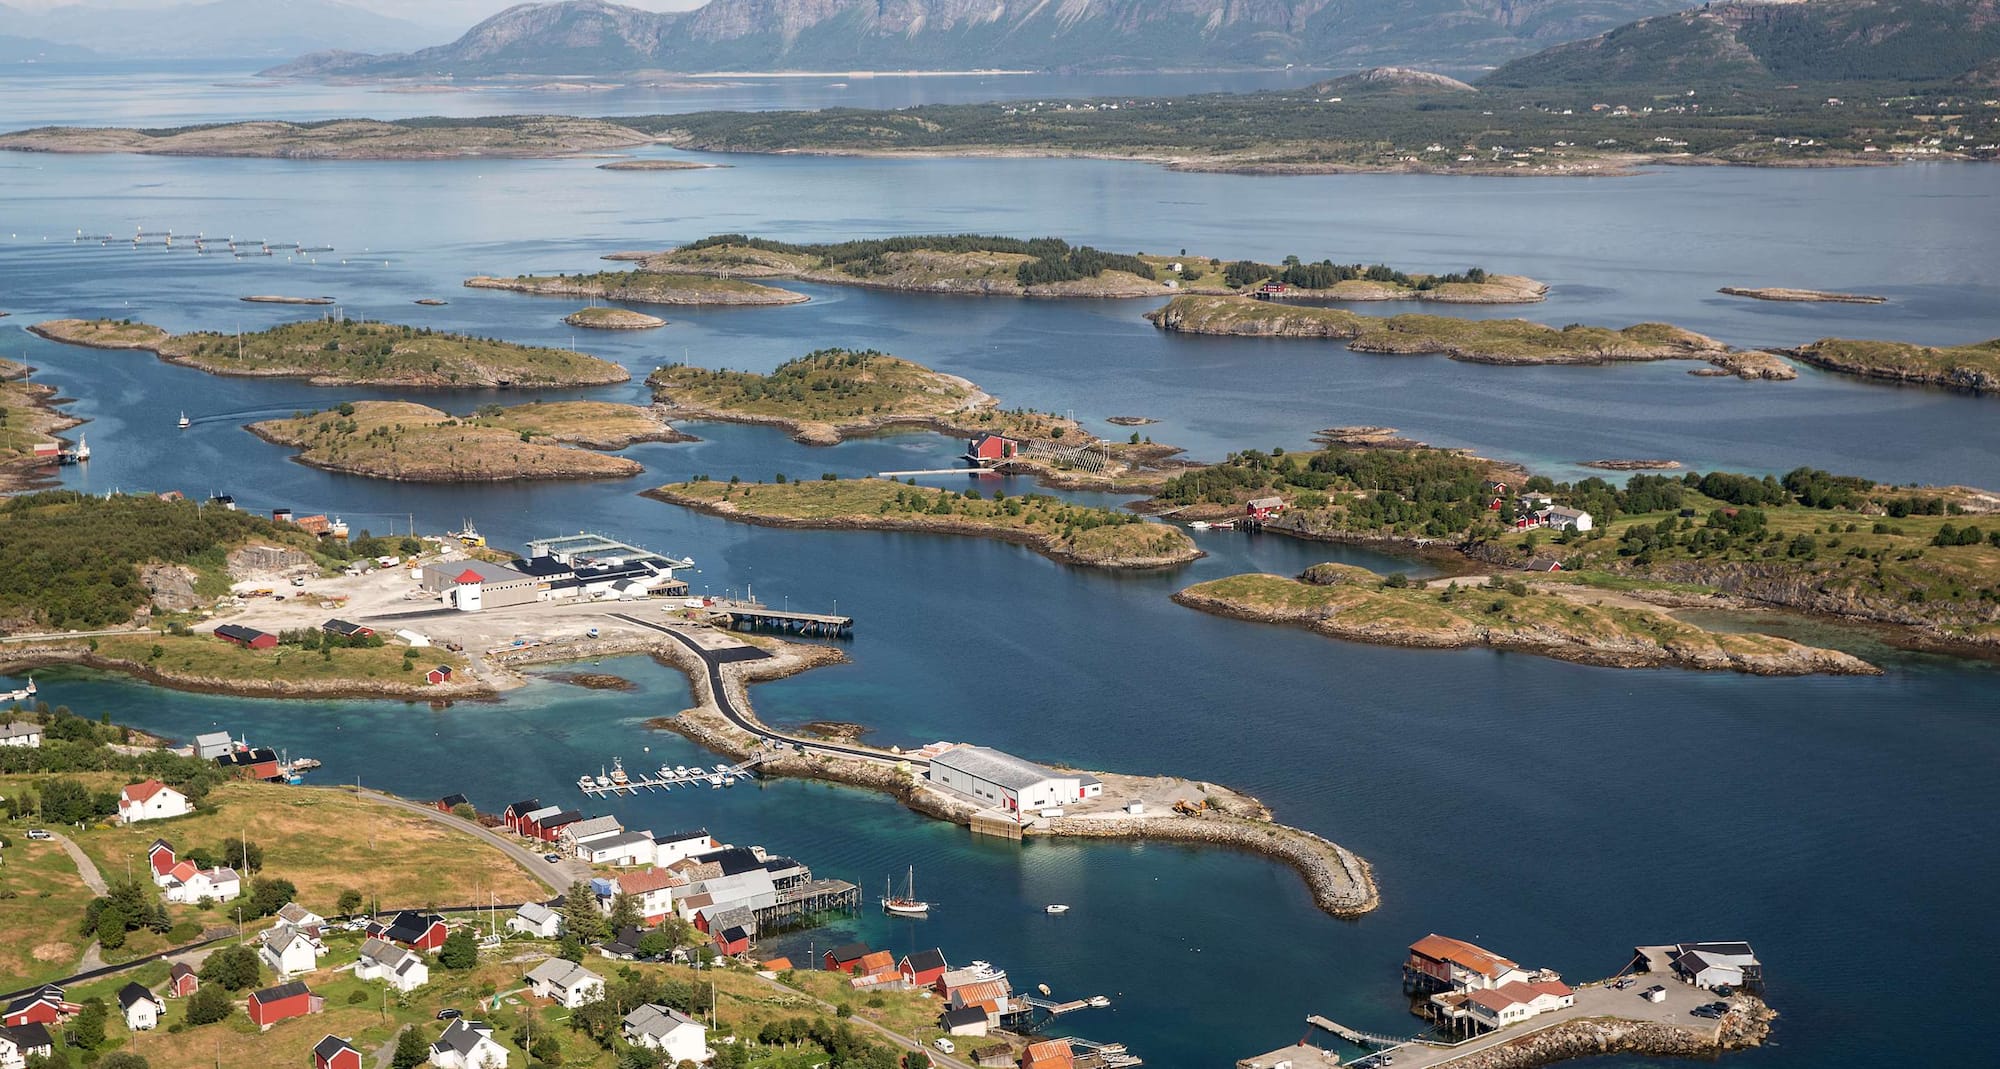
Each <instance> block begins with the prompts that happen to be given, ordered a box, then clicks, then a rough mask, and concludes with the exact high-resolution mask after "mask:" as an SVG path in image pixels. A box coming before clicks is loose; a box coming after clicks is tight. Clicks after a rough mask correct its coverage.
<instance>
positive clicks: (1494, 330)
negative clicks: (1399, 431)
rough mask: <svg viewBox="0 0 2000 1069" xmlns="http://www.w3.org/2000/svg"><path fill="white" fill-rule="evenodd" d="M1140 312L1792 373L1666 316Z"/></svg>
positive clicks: (1201, 301)
mask: <svg viewBox="0 0 2000 1069" xmlns="http://www.w3.org/2000/svg"><path fill="white" fill-rule="evenodd" d="M1146 318H1147V319H1149V320H1151V321H1152V322H1153V325H1154V326H1157V327H1159V328H1160V329H1161V330H1165V331H1171V332H1175V333H1181V334H1214V335H1230V336H1236V337H1255V338H1319V339H1327V340H1335V341H1345V342H1347V347H1348V348H1349V349H1351V350H1353V351H1355V352H1360V353H1392V354H1410V355H1416V354H1439V355H1443V356H1446V357H1449V358H1451V359H1453V360H1464V361H1468V362H1471V363H1479V364H1512V365H1531V364H1607V363H1616V362H1621V361H1649V360H1702V361H1706V362H1708V363H1710V364H1713V365H1715V366H1717V367H1720V368H1723V369H1725V370H1727V371H1728V372H1729V373H1731V374H1735V375H1739V376H1741V377H1743V378H1747V379H1790V378H1794V377H1796V374H1797V373H1796V372H1794V371H1792V369H1791V368H1789V367H1787V366H1786V365H1785V363H1784V361H1782V360H1779V359H1778V358H1776V357H1775V356H1772V355H1771V354H1769V353H1763V352H1756V351H1743V350H1737V349H1732V348H1730V347H1729V346H1727V345H1724V344H1723V343H1721V342H1719V341H1716V340H1715V339H1714V338H1710V337H1707V336H1705V335H1701V334H1696V333H1695V332H1693V331H1691V330H1683V329H1681V328H1679V327H1675V326H1671V325H1668V324H1666V323H1640V324H1638V325H1636V326H1630V327H1626V328H1624V329H1623V330H1612V329H1610V328H1607V327H1587V326H1581V325H1572V326H1567V327H1563V328H1561V329H1560V330H1559V329H1557V328H1555V327H1548V326H1543V325H1542V324H1540V323H1530V322H1528V321H1527V320H1524V319H1458V318H1454V317H1451V316H1435V315H1399V316H1392V317H1389V318H1386V319H1383V318H1378V317H1375V316H1364V315H1360V314H1357V313H1354V312H1349V311H1346V310H1344V309H1339V308H1312V307H1290V306H1284V305H1280V304H1278V303H1276V302H1273V301H1259V300H1253V299H1251V298H1249V297H1204V296H1181V297H1175V298H1174V299H1173V300H1171V301H1169V302H1167V304H1166V306H1165V307H1162V308H1159V309H1157V310H1155V311H1153V312H1149V313H1147V316H1146Z"/></svg>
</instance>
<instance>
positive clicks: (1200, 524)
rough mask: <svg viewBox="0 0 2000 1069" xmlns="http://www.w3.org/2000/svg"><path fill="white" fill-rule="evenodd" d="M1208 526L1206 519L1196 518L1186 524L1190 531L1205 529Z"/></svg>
mask: <svg viewBox="0 0 2000 1069" xmlns="http://www.w3.org/2000/svg"><path fill="white" fill-rule="evenodd" d="M1208 528H1209V522H1208V521H1207V520H1196V521H1194V522H1193V523H1190V524H1188V530H1190V531H1206V530H1208Z"/></svg>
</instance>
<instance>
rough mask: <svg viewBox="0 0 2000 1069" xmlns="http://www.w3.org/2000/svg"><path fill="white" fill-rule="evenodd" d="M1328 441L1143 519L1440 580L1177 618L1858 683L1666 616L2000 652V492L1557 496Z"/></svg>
mask: <svg viewBox="0 0 2000 1069" xmlns="http://www.w3.org/2000/svg"><path fill="white" fill-rule="evenodd" d="M1371 430H1380V429H1371ZM1322 441H1323V442H1325V443H1326V447H1325V448H1323V449H1320V450H1317V451H1313V452H1307V453H1282V454H1279V453H1263V452H1258V451H1247V452H1243V453H1237V454H1234V455H1232V456H1230V457H1229V458H1228V459H1227V460H1225V461H1224V462H1223V463H1221V464H1218V465H1214V466H1212V467H1209V468H1204V469H1201V470H1198V471H1191V472H1187V473H1185V474H1182V475H1180V476H1177V477H1175V478H1174V479H1173V480H1172V481H1171V482H1170V483H1169V484H1168V487H1167V489H1166V490H1165V491H1163V492H1162V493H1161V494H1160V495H1158V496H1157V497H1155V498H1154V499H1153V501H1152V502H1151V503H1150V505H1149V506H1148V507H1149V508H1150V509H1151V510H1152V511H1154V512H1156V513H1159V514H1162V515H1171V516H1173V517H1174V518H1175V519H1177V520H1182V521H1190V522H1196V521H1198V522H1221V521H1224V520H1229V521H1239V522H1241V521H1245V520H1248V521H1249V522H1255V523H1257V524H1258V525H1260V526H1261V527H1262V528H1263V529H1264V530H1266V531H1269V532H1275V533H1283V534H1289V535H1293V536H1295V537H1300V538H1306V539H1316V540H1324V541H1335V542H1349V543H1357V544H1370V545H1380V546H1384V547H1388V548H1391V549H1395V550H1399V551H1404V552H1411V551H1414V552H1417V553H1421V554H1425V555H1428V556H1430V557H1431V558H1433V559H1434V560H1435V561H1436V562H1437V563H1438V564H1439V565H1440V566H1441V567H1442V569H1443V570H1445V571H1446V572H1447V573H1449V574H1448V575H1447V577H1446V578H1444V579H1439V580H1434V581H1432V582H1431V583H1430V584H1429V585H1428V587H1427V588H1425V589H1421V590H1418V589H1414V588H1413V587H1411V585H1410V583H1409V581H1408V580H1407V579H1404V578H1403V577H1401V576H1394V575H1392V576H1389V577H1387V578H1386V579H1385V580H1382V581H1381V582H1374V583H1371V582H1368V581H1364V577H1362V576H1360V575H1358V574H1356V573H1353V572H1351V571H1347V570H1343V569H1340V568H1337V567H1333V568H1328V569H1326V570H1324V571H1321V570H1318V569H1315V570H1312V571H1309V572H1308V573H1306V575H1305V576H1304V577H1303V578H1301V579H1298V580H1292V579H1284V578H1279V577H1271V576H1255V577H1249V578H1242V577H1239V578H1238V579H1237V580H1233V581H1224V582H1222V583H1211V584H1204V585H1202V586H1197V587H1194V588H1191V590H1189V591H1185V592H1183V595H1182V601H1183V602H1184V603H1186V604H1191V605H1194V606H1195V607H1198V608H1203V609H1208V610H1210V611H1217V612H1227V613H1229V614H1231V615H1241V616H1251V617H1254V618H1260V619H1273V620H1278V621H1281V622H1287V623H1295V624H1303V625H1305V626H1311V627H1313V628H1315V629H1316V630H1321V631H1323V632H1325V633H1329V634H1339V635H1341V636H1342V637H1349V638H1357V639H1363V640H1367V641H1393V642H1397V643H1399V644H1409V645H1472V644H1477V645H1492V646H1496V647H1499V648H1510V649H1520V648H1529V647H1534V648H1535V649H1536V652H1546V653H1549V654H1550V655H1552V656H1564V657H1568V658H1569V659H1574V660H1588V661H1591V662H1592V663H1603V664H1611V663H1619V662H1625V663H1631V664H1643V663H1649V662H1650V663H1663V664H1664V663H1678V664H1686V665H1690V666H1696V667H1730V668H1737V669H1739V670H1743V671H1759V672H1774V671H1794V670H1798V671H1835V672H1855V671H1867V670H1868V668H1867V666H1865V665H1863V664H1862V663H1861V662H1859V661H1856V660H1854V659H1853V658H1850V657H1847V656H1846V655H1844V654H1832V653H1829V652H1827V651H1816V650H1812V649H1810V648H1808V647H1799V646H1796V644H1790V643H1785V642H1783V641H1776V642H1767V641H1766V640H1765V638H1764V637H1763V636H1756V635H1748V636H1746V635H1734V634H1731V635H1722V634H1703V633H1702V632H1704V631H1705V630H1706V629H1704V628H1702V627H1701V626H1700V624H1699V623H1698V620H1699V617H1689V616H1686V615H1679V616H1673V617H1671V618H1669V617H1667V616H1663V615H1662V613H1661V612H1659V611H1658V610H1660V609H1669V610H1675V611H1676V612H1683V613H1684V612H1685V611H1686V610H1700V609H1724V610H1737V611H1740V610H1750V609H1784V610H1789V611H1793V612H1799V613H1805V614H1809V615H1814V616H1820V617H1827V618H1834V619H1839V620H1844V621H1848V622H1852V623H1857V624H1864V625H1869V626H1871V627H1873V628H1876V629H1879V630H1880V631H1881V632H1882V634H1883V635H1884V636H1885V637H1887V638H1888V639H1889V640H1890V641H1892V642H1896V643H1898V644H1901V645H1906V646H1912V647H1920V648H1928V649H1937V650H1941V651H1950V652H1959V653H1967V654H1974V655H1988V656H1990V655H1991V654H1992V653H1993V652H1994V651H1996V650H2000V494H1994V493H1989V492H1983V491H1977V490H1970V489H1966V488H1962V487H1946V488H1911V487H1891V486H1883V485H1878V484H1876V483H1874V482H1873V481H1871V480H1867V479H1860V478H1854V477H1850V476H1840V475H1831V474H1828V473H1827V472H1824V471H1819V470H1816V469H1811V468H1799V469H1797V470H1795V471H1792V472H1790V473H1787V474H1786V475H1785V476H1784V477H1783V478H1782V479H1780V478H1776V477H1771V476H1765V477H1762V478H1757V477H1752V476H1746V475H1737V474H1731V473H1728V472H1708V473H1705V474H1704V473H1698V472H1689V473H1687V474H1683V475H1661V474H1637V475H1633V476H1631V477H1630V478H1629V479H1627V480H1626V482H1625V484H1624V485H1623V486H1622V487H1620V486H1615V485H1613V484H1612V483H1610V482H1608V481H1606V480H1604V479H1602V478H1596V477H1592V478H1589V479H1584V480H1581V481H1579V482H1575V483H1563V482H1556V481H1554V480H1552V479H1550V478H1548V477H1546V476H1535V475H1531V474H1529V473H1528V472H1526V471H1523V470H1522V469H1520V468H1517V467H1512V466H1509V465H1504V464H1496V463H1495V462H1492V461H1489V460H1485V459H1482V458H1479V457H1475V456H1471V455H1469V454H1466V453H1463V452H1457V451H1450V450H1441V449H1433V448H1430V447H1427V446H1423V445H1420V444H1414V443H1406V442H1401V441H1396V440H1388V441H1384V439H1383V436H1382V435H1380V434H1376V435H1370V436H1355V437H1349V436H1347V435H1343V434H1339V433H1329V434H1326V435H1324V436H1322ZM1376 442H1381V443H1382V444H1373V443H1376ZM1316 577H1319V578H1323V579H1325V580H1327V581H1326V582H1320V583H1315V582H1314V581H1313V580H1314V579H1315V578H1316ZM1746 640H1749V641H1746ZM1655 647H1657V648H1655Z"/></svg>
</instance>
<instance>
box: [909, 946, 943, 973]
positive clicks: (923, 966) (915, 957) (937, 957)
mask: <svg viewBox="0 0 2000 1069" xmlns="http://www.w3.org/2000/svg"><path fill="white" fill-rule="evenodd" d="M903 960H905V961H907V962H909V963H910V969H911V970H912V971H913V972H929V971H930V970H932V969H946V968H950V965H949V964H947V963H946V962H945V960H944V951H942V950H939V949H937V948H936V947H932V948H931V949H929V950H919V951H917V952H916V953H915V954H912V955H910V956H909V957H907V958H905V959H903Z"/></svg>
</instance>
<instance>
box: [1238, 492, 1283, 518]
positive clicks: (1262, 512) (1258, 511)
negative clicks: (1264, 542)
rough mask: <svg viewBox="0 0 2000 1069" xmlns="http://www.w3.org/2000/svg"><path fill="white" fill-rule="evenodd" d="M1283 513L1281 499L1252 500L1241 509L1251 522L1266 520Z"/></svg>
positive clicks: (1263, 498) (1260, 498)
mask: <svg viewBox="0 0 2000 1069" xmlns="http://www.w3.org/2000/svg"><path fill="white" fill-rule="evenodd" d="M1283 511H1285V499H1284V498H1282V497H1259V498H1254V499H1252V500H1251V501H1250V503H1249V504H1248V505H1245V506H1244V507H1243V513H1244V515H1246V516H1249V517H1250V518H1251V519H1253V520H1268V519H1270V518H1271V517H1273V516H1276V515H1277V514H1279V513H1281V512H1283Z"/></svg>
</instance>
